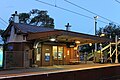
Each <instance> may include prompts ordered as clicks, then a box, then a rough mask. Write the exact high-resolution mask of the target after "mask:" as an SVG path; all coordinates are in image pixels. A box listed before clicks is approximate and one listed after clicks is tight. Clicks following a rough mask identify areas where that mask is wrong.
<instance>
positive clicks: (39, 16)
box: [19, 9, 54, 28]
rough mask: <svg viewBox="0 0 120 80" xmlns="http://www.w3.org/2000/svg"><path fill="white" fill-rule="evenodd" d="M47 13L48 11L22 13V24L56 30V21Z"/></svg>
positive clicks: (34, 10)
mask: <svg viewBox="0 0 120 80" xmlns="http://www.w3.org/2000/svg"><path fill="white" fill-rule="evenodd" d="M47 13H48V12H47V11H43V10H38V9H33V10H31V11H30V12H29V13H20V14H19V19H20V23H25V24H30V25H37V26H43V27H49V28H54V19H53V18H51V17H50V16H49V15H48V14H47Z"/></svg>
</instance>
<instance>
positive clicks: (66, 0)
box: [64, 0, 120, 24]
mask: <svg viewBox="0 0 120 80" xmlns="http://www.w3.org/2000/svg"><path fill="white" fill-rule="evenodd" d="M64 1H65V2H67V3H69V4H71V5H74V6H76V7H78V8H80V9H82V10H85V11H87V12H89V13H91V14H94V15H97V16H99V17H101V18H103V19H105V20H107V21H110V22H112V23H116V24H119V23H117V22H114V21H112V20H110V19H108V18H105V17H103V16H101V15H99V14H97V13H95V12H92V11H90V10H88V9H86V8H83V7H81V6H79V5H77V4H75V3H72V2H70V1H68V0H64ZM116 1H117V0H116ZM119 3H120V2H119Z"/></svg>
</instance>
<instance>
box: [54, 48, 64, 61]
mask: <svg viewBox="0 0 120 80" xmlns="http://www.w3.org/2000/svg"><path fill="white" fill-rule="evenodd" d="M53 58H54V60H57V59H58V60H62V59H63V47H60V46H53Z"/></svg>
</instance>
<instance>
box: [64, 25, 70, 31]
mask: <svg viewBox="0 0 120 80" xmlns="http://www.w3.org/2000/svg"><path fill="white" fill-rule="evenodd" d="M65 27H66V31H70V27H71V25H70V24H69V23H67V25H65Z"/></svg>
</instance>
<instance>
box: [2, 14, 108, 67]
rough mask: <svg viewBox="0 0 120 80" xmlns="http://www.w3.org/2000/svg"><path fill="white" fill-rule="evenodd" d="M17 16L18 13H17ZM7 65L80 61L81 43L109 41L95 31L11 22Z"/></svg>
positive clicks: (5, 65) (6, 51) (41, 64)
mask: <svg viewBox="0 0 120 80" xmlns="http://www.w3.org/2000/svg"><path fill="white" fill-rule="evenodd" d="M14 17H15V19H18V18H17V16H16V15H15V16H14ZM2 36H3V37H5V40H6V41H5V46H4V59H5V60H4V67H5V68H16V67H25V68H27V67H31V66H38V67H40V66H52V65H67V64H70V61H71V60H77V61H80V54H79V49H78V46H79V45H82V44H89V43H100V42H105V41H109V40H108V39H106V38H101V37H98V36H94V35H88V34H83V33H78V32H73V31H68V30H58V29H53V28H45V27H40V26H33V25H28V24H23V23H19V21H14V22H11V23H10V24H9V25H8V27H7V29H6V30H5V31H4V33H3V35H2Z"/></svg>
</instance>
